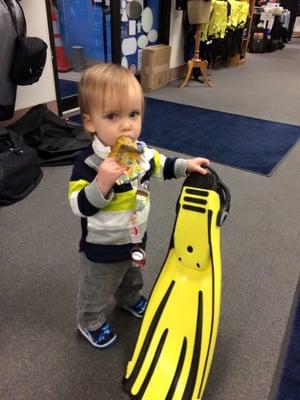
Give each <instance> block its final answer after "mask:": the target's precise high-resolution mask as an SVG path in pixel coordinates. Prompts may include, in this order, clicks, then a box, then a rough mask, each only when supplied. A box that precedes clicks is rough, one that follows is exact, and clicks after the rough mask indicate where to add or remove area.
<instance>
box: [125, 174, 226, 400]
mask: <svg viewBox="0 0 300 400" xmlns="http://www.w3.org/2000/svg"><path fill="white" fill-rule="evenodd" d="M207 169H208V173H207V174H206V175H200V174H197V173H192V174H190V175H189V176H188V177H187V178H186V179H185V181H184V183H183V185H182V189H181V193H180V196H179V199H178V202H177V206H176V219H175V223H174V228H173V233H172V237H171V241H170V246H169V250H168V254H167V257H166V260H165V262H164V264H163V266H162V268H161V271H160V273H159V275H158V277H157V280H156V282H155V284H154V287H153V289H152V292H151V295H150V298H149V302H148V305H147V310H146V313H145V315H144V318H143V322H142V325H141V328H140V331H139V335H138V338H137V341H136V344H135V349H134V352H133V355H132V357H131V360H130V361H129V362H128V365H127V370H126V373H125V376H124V378H123V387H124V390H125V391H126V392H128V394H129V396H130V398H132V399H143V400H196V399H198V400H200V399H202V396H203V392H204V389H205V386H206V382H207V378H208V374H209V370H210V366H211V363H212V358H213V353H214V348H215V343H216V338H217V330H218V323H219V316H220V304H221V279H222V270H221V253H220V226H221V225H222V223H223V222H224V220H225V219H226V216H227V214H228V212H229V207H230V193H229V190H228V188H227V187H226V185H224V183H223V182H222V181H221V180H220V178H219V177H218V175H217V173H216V172H215V171H214V170H213V169H212V168H211V167H207Z"/></svg>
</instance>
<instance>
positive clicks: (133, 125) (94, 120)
mask: <svg viewBox="0 0 300 400" xmlns="http://www.w3.org/2000/svg"><path fill="white" fill-rule="evenodd" d="M141 96H142V95H141V92H140V90H138V88H136V87H131V88H130V90H129V93H128V98H127V101H126V102H120V97H119V95H118V93H112V95H111V97H110V99H108V100H107V101H106V102H105V108H104V109H103V110H94V111H93V112H92V113H91V115H89V116H87V118H86V121H85V126H86V128H87V129H88V130H89V131H90V132H96V135H97V136H98V138H99V139H100V141H101V142H102V143H103V144H104V145H105V146H110V147H113V146H114V145H115V143H116V141H117V140H118V138H119V137H120V136H122V135H125V136H127V137H129V138H130V139H132V140H134V141H136V140H137V139H138V137H139V136H140V133H141V127H142V98H141ZM120 104H123V106H120Z"/></svg>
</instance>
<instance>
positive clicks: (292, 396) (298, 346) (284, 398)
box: [277, 298, 300, 400]
mask: <svg viewBox="0 0 300 400" xmlns="http://www.w3.org/2000/svg"><path fill="white" fill-rule="evenodd" d="M299 399H300V298H299V300H298V307H297V310H296V315H295V320H294V325H293V329H292V334H291V338H290V343H289V348H288V352H287V357H286V360H285V364H284V368H283V373H282V376H281V381H280V385H279V391H278V397H277V400H299Z"/></svg>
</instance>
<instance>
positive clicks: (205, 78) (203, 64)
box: [200, 60, 212, 87]
mask: <svg viewBox="0 0 300 400" xmlns="http://www.w3.org/2000/svg"><path fill="white" fill-rule="evenodd" d="M207 65H208V62H207V60H201V61H200V71H201V75H202V77H203V83H204V85H205V86H206V87H212V83H211V82H210V80H209V79H208V76H207Z"/></svg>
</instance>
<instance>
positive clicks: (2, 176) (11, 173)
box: [0, 127, 43, 206]
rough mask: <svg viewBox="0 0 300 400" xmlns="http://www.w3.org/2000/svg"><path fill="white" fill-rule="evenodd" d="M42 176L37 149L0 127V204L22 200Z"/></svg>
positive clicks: (5, 204)
mask: <svg viewBox="0 0 300 400" xmlns="http://www.w3.org/2000/svg"><path fill="white" fill-rule="evenodd" d="M42 176H43V173H42V170H41V168H40V166H39V162H38V157H37V153H36V150H35V149H33V148H31V147H28V146H27V145H26V144H25V143H24V140H23V137H22V136H20V135H18V134H16V133H15V132H13V131H11V130H10V129H7V128H4V127H0V206H8V205H10V204H13V203H16V202H17V201H20V200H22V199H23V198H24V197H26V196H27V195H28V194H29V193H30V192H32V190H33V189H34V188H35V187H36V186H37V185H38V184H39V182H40V180H41V178H42Z"/></svg>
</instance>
